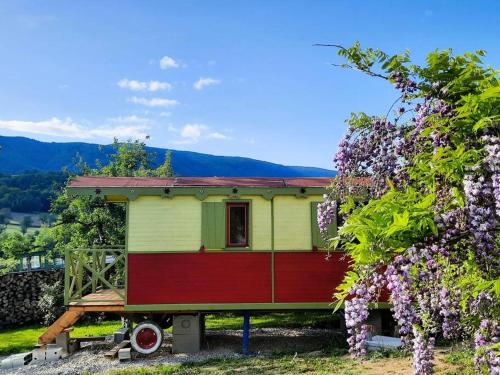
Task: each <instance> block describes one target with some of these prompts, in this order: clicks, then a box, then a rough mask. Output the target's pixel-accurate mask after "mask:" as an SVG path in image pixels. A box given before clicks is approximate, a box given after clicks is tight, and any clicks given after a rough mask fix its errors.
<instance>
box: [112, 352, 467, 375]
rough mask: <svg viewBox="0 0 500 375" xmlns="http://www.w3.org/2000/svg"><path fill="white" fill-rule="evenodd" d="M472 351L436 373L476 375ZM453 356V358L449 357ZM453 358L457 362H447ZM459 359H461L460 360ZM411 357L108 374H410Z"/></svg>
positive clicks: (291, 359)
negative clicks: (471, 359)
mask: <svg viewBox="0 0 500 375" xmlns="http://www.w3.org/2000/svg"><path fill="white" fill-rule="evenodd" d="M470 356H471V353H470V352H468V351H464V350H454V351H453V352H452V353H451V354H448V355H446V356H445V355H443V354H438V355H437V359H438V360H437V362H438V364H437V367H436V374H443V375H452V374H464V375H468V374H474V368H473V366H472V362H471V361H470ZM450 358H453V359H450ZM449 360H452V361H453V362H454V363H453V364H451V363H448V362H447V361H449ZM457 361H458V362H457ZM410 373H412V371H411V358H410V357H409V356H405V355H402V354H401V352H393V351H386V352H374V353H371V354H370V355H368V357H367V358H366V359H364V360H360V361H357V360H353V359H351V358H350V357H349V356H347V355H345V354H343V353H342V352H336V351H331V352H324V353H319V354H315V355H312V354H311V353H302V354H287V355H271V356H258V357H239V358H229V359H212V360H207V361H203V362H196V363H194V362H191V363H182V364H174V365H157V366H149V367H139V368H137V367H135V368H129V369H120V370H112V371H110V372H108V373H107V374H108V375H160V374H161V375H164V374H176V375H195V374H200V375H205V374H206V375H208V374H214V375H229V374H245V375H246V374H249V375H256V374H264V375H266V374H269V375H271V374H319V375H321V374H336V375H355V374H356V375H357V374H364V375H384V374H385V375H389V374H410Z"/></svg>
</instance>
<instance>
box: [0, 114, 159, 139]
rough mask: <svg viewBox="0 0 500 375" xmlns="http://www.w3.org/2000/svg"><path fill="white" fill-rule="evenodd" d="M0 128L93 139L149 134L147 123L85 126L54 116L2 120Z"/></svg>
mask: <svg viewBox="0 0 500 375" xmlns="http://www.w3.org/2000/svg"><path fill="white" fill-rule="evenodd" d="M0 129H6V130H10V131H14V132H20V133H31V134H42V135H50V136H55V137H65V138H75V139H92V138H111V139H112V138H114V137H118V138H121V139H125V138H133V139H143V138H145V137H146V136H147V133H146V132H145V130H147V129H149V126H147V125H144V124H142V125H117V126H100V127H94V128H92V127H84V126H82V125H80V124H78V123H77V122H75V121H73V120H72V119H71V118H66V119H63V120H61V119H59V118H57V117H52V118H51V119H48V120H42V121H23V120H0Z"/></svg>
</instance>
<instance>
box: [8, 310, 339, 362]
mask: <svg viewBox="0 0 500 375" xmlns="http://www.w3.org/2000/svg"><path fill="white" fill-rule="evenodd" d="M334 320H335V317H333V316H332V313H331V312H319V313H318V312H308V313H273V314H265V315H264V314H261V315H255V316H252V318H251V325H252V327H255V328H266V327H325V326H328V325H329V324H331V323H332V322H333V321H334ZM119 327H120V321H118V320H117V321H104V322H102V323H98V324H97V323H95V324H91V323H80V324H78V325H77V326H76V327H75V330H74V331H73V332H72V333H71V335H72V336H73V337H84V336H103V335H111V334H113V332H115V331H116V330H117V329H118V328H119ZM242 327H243V317H242V316H241V315H234V314H213V315H212V314H211V315H207V317H206V328H207V329H241V328H242ZM44 330H45V329H44V328H43V327H39V326H35V327H34V326H31V327H24V328H16V329H9V330H4V331H0V355H6V354H12V353H20V352H23V351H27V350H31V349H33V345H34V344H36V342H37V339H38V337H39V336H40V335H41V334H42V333H43V332H44Z"/></svg>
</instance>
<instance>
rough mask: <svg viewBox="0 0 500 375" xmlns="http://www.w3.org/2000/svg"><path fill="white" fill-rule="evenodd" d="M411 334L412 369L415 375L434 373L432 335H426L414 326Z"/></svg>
mask: <svg viewBox="0 0 500 375" xmlns="http://www.w3.org/2000/svg"><path fill="white" fill-rule="evenodd" d="M413 335H414V336H415V339H414V340H413V369H414V370H415V372H414V373H415V375H431V374H433V373H434V363H433V360H434V341H435V340H434V337H426V335H425V333H424V332H422V330H420V329H418V328H416V327H414V328H413Z"/></svg>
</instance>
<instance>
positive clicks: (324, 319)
mask: <svg viewBox="0 0 500 375" xmlns="http://www.w3.org/2000/svg"><path fill="white" fill-rule="evenodd" d="M338 321H339V320H338V317H337V316H335V315H332V312H331V311H326V312H316V311H311V312H293V313H269V314H255V315H252V316H251V325H252V327H253V328H271V327H286V328H299V327H312V328H326V327H332V326H335V323H337V322H338ZM205 326H206V328H207V329H242V327H243V316H241V315H235V314H230V313H227V314H209V315H207V316H206V320H205Z"/></svg>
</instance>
